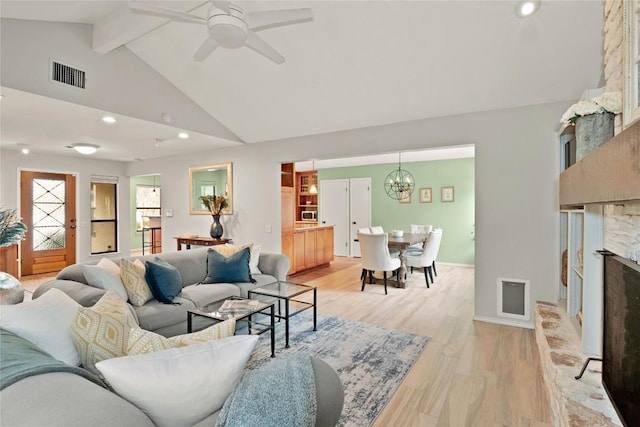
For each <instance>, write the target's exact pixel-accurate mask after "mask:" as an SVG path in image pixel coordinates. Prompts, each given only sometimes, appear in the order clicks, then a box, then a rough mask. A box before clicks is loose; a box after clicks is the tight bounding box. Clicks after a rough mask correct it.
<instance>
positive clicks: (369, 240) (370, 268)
mask: <svg viewBox="0 0 640 427" xmlns="http://www.w3.org/2000/svg"><path fill="white" fill-rule="evenodd" d="M358 240H359V241H360V255H361V258H360V262H361V263H362V271H363V274H362V276H361V279H362V289H361V291H363V292H364V286H365V283H366V281H367V277H366V276H367V273H369V283H373V272H374V271H382V272H383V273H382V274H383V276H382V277H383V280H384V293H385V295H387V272H388V271H390V272H396V281H397V283H398V286H399V285H400V276H399V273H398V270H399V268H400V260H399V259H398V258H393V257H392V256H391V254H389V236H387V234H386V233H375V234H374V233H369V234H367V233H358Z"/></svg>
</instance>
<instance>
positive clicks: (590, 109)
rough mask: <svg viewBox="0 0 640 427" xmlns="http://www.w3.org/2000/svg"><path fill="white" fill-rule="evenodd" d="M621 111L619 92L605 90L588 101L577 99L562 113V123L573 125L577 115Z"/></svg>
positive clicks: (620, 95)
mask: <svg viewBox="0 0 640 427" xmlns="http://www.w3.org/2000/svg"><path fill="white" fill-rule="evenodd" d="M621 112H622V94H621V93H620V92H606V93H603V94H602V95H600V96H596V97H595V98H591V100H590V101H578V102H576V103H575V104H573V105H572V106H571V107H569V109H568V110H567V111H566V112H565V113H564V114H563V115H562V119H561V121H562V123H566V124H572V125H575V123H576V120H577V119H578V117H582V116H588V115H590V114H602V113H613V114H620V113H621Z"/></svg>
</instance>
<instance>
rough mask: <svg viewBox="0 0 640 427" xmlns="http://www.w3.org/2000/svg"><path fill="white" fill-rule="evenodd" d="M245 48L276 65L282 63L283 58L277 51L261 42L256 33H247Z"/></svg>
mask: <svg viewBox="0 0 640 427" xmlns="http://www.w3.org/2000/svg"><path fill="white" fill-rule="evenodd" d="M244 44H245V46H247V47H248V48H249V49H251V50H254V51H256V52H258V53H259V54H260V55H263V56H265V57H266V58H268V59H270V60H272V61H273V62H275V63H276V64H282V63H283V62H284V56H282V55H280V54H279V53H278V51H277V50H275V49H274V48H272V47H271V46H269V44H268V43H267V42H266V41H264V40H262V39H261V38H260V37H258V35H257V34H256V33H254V32H253V31H249V35H248V36H247V40H246V41H245V42H244Z"/></svg>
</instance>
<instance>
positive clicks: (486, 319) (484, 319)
mask: <svg viewBox="0 0 640 427" xmlns="http://www.w3.org/2000/svg"><path fill="white" fill-rule="evenodd" d="M473 320H477V321H479V322H487V323H495V324H498V325H505V326H515V327H516V328H524V329H534V328H535V326H534V324H533V322H526V323H525V322H514V321H513V320H507V319H500V318H497V317H484V316H473Z"/></svg>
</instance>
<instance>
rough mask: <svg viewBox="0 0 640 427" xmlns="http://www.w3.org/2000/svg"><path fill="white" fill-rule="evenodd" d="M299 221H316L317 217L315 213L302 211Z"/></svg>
mask: <svg viewBox="0 0 640 427" xmlns="http://www.w3.org/2000/svg"><path fill="white" fill-rule="evenodd" d="M300 219H301V220H303V221H317V220H318V216H317V213H316V211H302V213H301V214H300Z"/></svg>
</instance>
